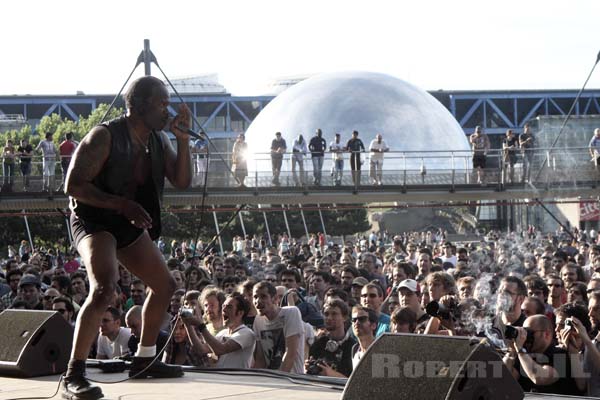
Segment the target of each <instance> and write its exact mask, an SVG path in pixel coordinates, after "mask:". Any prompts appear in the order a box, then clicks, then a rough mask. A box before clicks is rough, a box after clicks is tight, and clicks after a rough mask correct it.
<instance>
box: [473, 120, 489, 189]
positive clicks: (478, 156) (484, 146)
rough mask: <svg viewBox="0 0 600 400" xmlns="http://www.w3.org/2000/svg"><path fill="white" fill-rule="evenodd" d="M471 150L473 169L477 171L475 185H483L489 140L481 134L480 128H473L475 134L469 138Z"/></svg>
mask: <svg viewBox="0 0 600 400" xmlns="http://www.w3.org/2000/svg"><path fill="white" fill-rule="evenodd" d="M469 143H471V149H472V150H473V168H475V169H477V183H479V184H483V180H484V174H485V172H484V170H485V164H486V157H487V152H488V151H489V150H490V139H489V138H488V136H487V135H486V134H485V133H483V130H482V129H481V126H479V125H477V126H476V127H475V133H473V134H472V135H471V136H469Z"/></svg>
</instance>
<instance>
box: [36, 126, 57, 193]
mask: <svg viewBox="0 0 600 400" xmlns="http://www.w3.org/2000/svg"><path fill="white" fill-rule="evenodd" d="M35 150H36V151H40V150H41V151H42V154H43V156H44V158H43V163H42V168H43V172H42V175H43V182H42V191H47V192H48V193H50V194H52V192H53V191H54V173H55V169H56V154H57V151H56V146H55V145H54V142H53V141H52V133H50V132H47V133H46V139H45V140H42V141H41V142H40V143H39V144H38V145H37V147H36V148H35Z"/></svg>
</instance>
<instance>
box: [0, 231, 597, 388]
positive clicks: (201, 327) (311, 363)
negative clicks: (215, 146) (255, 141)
mask: <svg viewBox="0 0 600 400" xmlns="http://www.w3.org/2000/svg"><path fill="white" fill-rule="evenodd" d="M266 243H268V241H267V240H265V238H263V237H260V236H259V235H255V236H254V237H250V236H248V237H246V238H243V237H236V238H235V240H234V243H233V245H232V250H231V251H229V252H228V253H227V254H218V253H217V251H216V249H209V250H208V249H205V248H204V246H205V245H204V243H203V242H202V241H199V242H197V243H194V242H193V241H183V242H181V243H179V242H176V241H173V242H172V243H170V244H168V243H165V242H164V241H163V240H162V238H161V239H159V240H158V241H157V247H158V248H159V249H160V250H161V251H162V252H163V254H164V257H165V259H166V260H167V266H168V268H169V271H170V274H171V275H172V277H173V279H174V281H175V283H176V285H177V288H176V291H175V294H174V295H173V296H172V298H171V302H170V307H169V310H168V312H167V313H165V315H164V316H163V317H162V323H161V331H160V334H159V335H158V339H157V349H159V351H162V353H161V355H160V356H161V357H162V360H163V361H165V362H167V363H170V364H180V365H193V366H201V367H216V368H269V369H277V370H281V371H286V372H293V373H298V374H302V373H308V374H316V375H325V376H334V377H347V376H349V375H350V374H351V373H352V370H353V368H355V367H356V365H357V363H358V361H359V360H360V359H361V357H362V355H363V354H364V353H365V352H366V351H367V349H368V348H369V346H370V345H371V343H373V341H374V340H375V339H376V338H377V337H378V336H379V335H381V334H383V333H386V332H391V333H417V334H426V335H466V336H481V337H486V338H487V339H488V341H489V342H490V343H492V345H493V346H494V349H495V350H496V351H498V352H499V353H500V354H501V355H502V357H503V360H504V362H505V364H506V366H507V367H508V368H509V370H510V371H511V372H512V373H513V374H514V376H515V378H517V379H518V381H519V383H520V384H521V385H522V387H523V388H524V389H525V390H531V391H538V392H552V393H562V394H571V395H580V394H588V395H592V396H597V395H600V351H599V348H600V347H599V346H598V342H597V339H598V338H600V337H599V336H598V334H599V329H600V244H598V234H597V232H595V231H594V230H592V231H590V232H583V231H579V232H576V237H575V239H573V238H571V237H570V236H568V235H567V233H566V232H564V231H562V232H557V233H554V234H548V235H542V234H541V233H539V232H536V231H535V229H530V230H529V231H528V232H526V233H524V234H523V235H518V234H515V233H511V234H498V233H494V232H491V233H489V234H488V235H487V236H486V237H485V239H484V240H481V241H479V242H470V243H461V244H458V243H457V244H453V243H451V242H449V241H447V240H446V239H445V233H444V232H442V231H441V230H440V231H439V232H428V233H426V232H412V233H403V234H399V235H395V236H392V235H390V234H388V233H387V232H385V233H384V232H381V233H379V234H377V233H375V232H373V233H371V234H370V235H368V236H365V237H361V236H358V237H356V238H352V239H350V240H346V241H344V242H340V243H338V242H331V241H328V240H327V239H326V238H325V235H323V234H320V235H319V236H318V237H317V236H316V235H314V236H311V237H310V238H305V240H295V239H293V238H289V237H288V236H287V235H286V234H282V235H279V236H278V237H276V238H274V241H273V243H276V245H275V246H268V245H267V244H266ZM200 254H203V255H204V256H203V257H199V255H200ZM2 279H3V283H2V284H1V285H0V293H2V296H1V298H0V309H6V308H21V309H37V310H55V311H57V312H59V313H60V314H61V315H62V316H63V317H64V318H65V320H66V321H68V322H69V323H70V324H74V321H75V318H76V315H77V312H78V310H79V308H80V306H81V305H82V304H83V301H84V300H85V299H86V297H87V291H88V288H89V286H88V284H89V283H88V277H87V274H86V268H85V265H82V261H81V259H79V258H78V257H77V254H76V253H67V254H63V253H61V252H58V251H56V250H45V249H38V250H37V251H34V252H32V251H31V249H30V248H29V245H28V243H27V242H25V241H23V242H22V243H21V245H20V246H18V249H17V246H15V247H11V251H10V257H9V258H8V259H6V260H5V262H4V264H3V269H2ZM147 295H148V288H147V287H146V285H145V284H144V283H143V282H142V281H141V280H139V279H137V278H136V277H135V276H132V275H131V274H130V273H129V272H128V271H127V269H125V268H122V267H120V268H119V280H118V285H117V286H116V291H115V293H114V296H113V300H112V302H111V305H110V306H109V307H108V308H107V309H106V311H105V313H104V315H103V317H102V324H101V326H100V329H99V332H98V335H97V339H96V340H95V344H94V346H93V349H92V351H91V352H90V354H89V357H91V358H98V359H103V358H108V359H111V358H115V357H118V358H124V359H128V358H130V357H131V356H132V355H133V354H135V352H136V349H137V346H138V343H139V339H140V335H141V332H140V329H141V321H142V308H141V307H142V305H143V304H144V301H145V299H146V296H147ZM440 305H441V307H440ZM511 327H512V328H514V329H512V330H511ZM171 330H174V332H173V335H172V337H171V338H170V340H169V334H170V332H171Z"/></svg>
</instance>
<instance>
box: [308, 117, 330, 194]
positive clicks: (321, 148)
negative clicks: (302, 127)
mask: <svg viewBox="0 0 600 400" xmlns="http://www.w3.org/2000/svg"><path fill="white" fill-rule="evenodd" d="M308 149H309V150H310V154H311V156H312V163H313V177H314V178H315V180H314V182H313V184H315V185H317V186H318V185H320V184H321V174H322V172H323V159H324V158H325V150H326V149H327V142H326V141H325V139H323V131H321V129H320V128H319V129H317V132H316V133H315V136H313V137H312V139H310V143H309V145H308Z"/></svg>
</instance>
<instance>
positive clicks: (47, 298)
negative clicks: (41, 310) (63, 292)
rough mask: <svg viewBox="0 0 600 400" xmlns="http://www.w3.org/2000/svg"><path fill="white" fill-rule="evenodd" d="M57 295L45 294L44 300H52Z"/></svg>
mask: <svg viewBox="0 0 600 400" xmlns="http://www.w3.org/2000/svg"><path fill="white" fill-rule="evenodd" d="M56 297H57V296H44V300H46V301H50V300H54V299H55V298H56Z"/></svg>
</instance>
